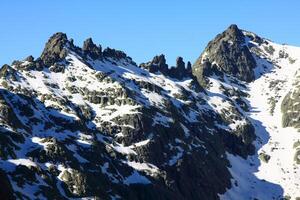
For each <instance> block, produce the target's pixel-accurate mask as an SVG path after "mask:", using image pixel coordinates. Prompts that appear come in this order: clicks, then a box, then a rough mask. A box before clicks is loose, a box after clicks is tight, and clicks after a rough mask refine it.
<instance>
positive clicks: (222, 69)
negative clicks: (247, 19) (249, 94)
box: [193, 25, 256, 85]
mask: <svg viewBox="0 0 300 200" xmlns="http://www.w3.org/2000/svg"><path fill="white" fill-rule="evenodd" d="M245 38H246V37H245V35H244V34H243V31H242V30H240V29H239V28H238V27H237V26H236V25H231V26H229V28H228V29H227V30H225V31H224V32H223V33H221V34H219V35H217V36H216V37H215V38H214V39H213V40H212V41H210V42H209V43H208V45H207V47H206V48H205V50H204V52H203V53H202V54H201V55H200V57H199V58H198V59H197V61H196V62H195V64H194V66H193V74H194V75H195V76H196V77H197V79H198V81H199V83H200V84H202V85H205V77H206V76H208V75H211V74H213V73H215V74H219V73H225V74H228V75H233V76H234V77H236V78H238V79H240V80H242V81H246V82H250V81H252V80H254V78H255V77H254V71H253V70H254V68H255V67H256V62H255V59H254V58H253V56H252V54H251V52H250V50H249V47H248V46H247V43H246V40H245Z"/></svg>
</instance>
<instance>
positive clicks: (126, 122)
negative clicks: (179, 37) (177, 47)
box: [0, 25, 300, 199]
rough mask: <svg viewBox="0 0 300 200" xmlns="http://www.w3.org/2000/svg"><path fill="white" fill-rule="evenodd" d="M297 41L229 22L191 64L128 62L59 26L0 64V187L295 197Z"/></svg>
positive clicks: (30, 193)
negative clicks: (34, 48) (277, 39)
mask: <svg viewBox="0 0 300 200" xmlns="http://www.w3.org/2000/svg"><path fill="white" fill-rule="evenodd" d="M299 52H300V51H299V48H296V47H290V46H286V45H277V44H275V43H273V42H271V41H269V40H266V39H263V38H260V37H259V36H257V35H255V34H253V33H250V32H247V31H242V30H240V29H238V27H237V26H235V25H232V26H230V27H229V28H228V29H227V30H226V31H224V32H223V33H222V34H219V35H218V36H217V37H216V38H215V39H214V40H212V41H211V42H210V43H209V44H208V46H207V48H206V49H205V51H204V52H203V53H202V54H201V56H200V57H199V59H198V60H197V61H196V62H195V64H194V65H193V67H191V64H190V63H189V62H188V63H187V64H185V62H184V61H183V58H181V57H179V58H178V59H177V61H176V66H175V67H169V66H168V65H167V63H166V59H165V57H164V55H159V56H155V57H154V58H153V60H152V61H150V62H146V63H143V64H141V65H140V66H137V65H136V63H135V62H134V61H133V60H132V59H131V58H130V57H128V56H127V55H126V54H125V53H124V52H121V51H118V50H115V49H111V48H106V49H104V50H102V47H101V46H99V45H95V44H94V43H93V41H92V39H90V38H89V39H87V40H86V41H85V42H84V45H83V47H82V48H80V47H77V46H75V45H74V44H73V41H72V40H69V39H68V38H67V36H66V35H65V34H63V33H56V34H54V35H53V36H52V37H51V38H50V39H49V41H48V42H47V44H46V46H45V49H44V51H43V53H42V55H41V57H40V58H38V59H34V58H33V57H31V56H30V57H28V58H26V59H25V60H24V61H15V62H14V63H13V64H12V65H11V66H9V65H5V66H3V67H2V68H1V70H0V78H1V80H0V108H1V109H0V124H1V129H0V137H1V141H0V142H1V145H0V158H1V160H0V169H1V170H0V176H1V181H2V180H3V184H2V185H4V186H5V187H4V188H3V189H2V188H1V189H0V197H1V198H2V199H14V198H17V199H95V198H99V199H219V198H221V199H255V198H257V199H280V198H282V197H283V196H284V195H289V196H292V197H293V198H295V197H297V196H300V194H299V192H298V191H299V189H298V183H297V180H299V179H298V176H299V169H298V166H297V163H299V158H298V157H297V155H298V154H300V153H299V152H300V150H299V149H298V143H299V142H298V143H297V141H298V138H299V137H298V136H297V129H296V128H298V119H299V118H298V112H297V110H298V107H297V105H298V103H299V102H298V98H297V92H299V91H298V87H297V78H298V77H297V75H295V73H296V72H297V70H298V64H299V63H298V62H299V61H298V59H299V58H300V53H299ZM294 127H295V128H294ZM294 143H295V145H294ZM293 146H294V147H293ZM297 151H298V152H297Z"/></svg>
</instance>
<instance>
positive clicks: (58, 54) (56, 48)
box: [41, 32, 69, 66]
mask: <svg viewBox="0 0 300 200" xmlns="http://www.w3.org/2000/svg"><path fill="white" fill-rule="evenodd" d="M68 42H69V41H68V38H67V35H66V34H65V33H61V32H59V33H55V34H54V35H52V36H51V37H50V39H49V40H48V42H47V43H46V45H45V48H44V51H43V53H42V55H41V59H42V61H43V62H44V64H45V65H46V66H51V65H53V64H54V63H55V62H57V61H59V60H61V59H63V58H65V57H66V55H67V52H66V49H65V48H64V47H66V44H67V43H68Z"/></svg>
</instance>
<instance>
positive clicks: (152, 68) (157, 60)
mask: <svg viewBox="0 0 300 200" xmlns="http://www.w3.org/2000/svg"><path fill="white" fill-rule="evenodd" d="M141 67H142V68H144V69H147V70H148V71H149V72H151V73H155V72H158V71H161V72H162V73H166V72H167V71H168V65H167V63H166V58H165V55H164V54H160V55H157V56H154V58H153V59H152V61H150V62H147V63H142V64H141Z"/></svg>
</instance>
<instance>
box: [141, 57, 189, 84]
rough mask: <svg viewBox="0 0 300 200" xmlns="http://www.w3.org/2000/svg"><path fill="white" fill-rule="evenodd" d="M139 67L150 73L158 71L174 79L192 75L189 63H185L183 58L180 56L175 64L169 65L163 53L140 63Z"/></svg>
mask: <svg viewBox="0 0 300 200" xmlns="http://www.w3.org/2000/svg"><path fill="white" fill-rule="evenodd" d="M140 67H141V68H143V69H146V70H148V71H149V72H151V73H156V72H160V73H162V74H164V75H167V76H170V77H172V78H176V79H182V78H186V77H191V76H192V73H191V72H192V70H191V63H190V62H188V63H187V65H186V64H185V62H184V61H183V58H182V57H180V56H179V57H177V59H176V66H171V67H169V65H168V64H167V63H166V58H165V55H164V54H161V55H157V56H154V58H153V59H152V61H150V62H147V63H142V64H141V65H140Z"/></svg>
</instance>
